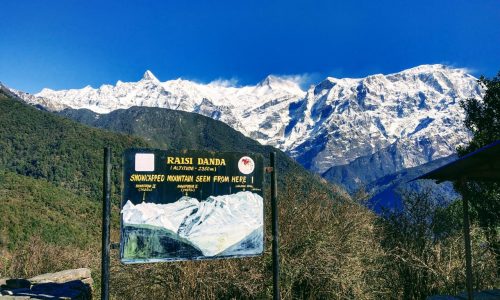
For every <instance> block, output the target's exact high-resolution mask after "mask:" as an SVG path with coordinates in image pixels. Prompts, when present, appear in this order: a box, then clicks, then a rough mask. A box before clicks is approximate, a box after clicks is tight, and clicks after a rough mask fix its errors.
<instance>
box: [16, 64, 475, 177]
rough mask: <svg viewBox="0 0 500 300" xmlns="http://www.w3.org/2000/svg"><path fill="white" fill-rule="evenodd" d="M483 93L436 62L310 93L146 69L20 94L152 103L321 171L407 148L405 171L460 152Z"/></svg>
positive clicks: (326, 84)
mask: <svg viewBox="0 0 500 300" xmlns="http://www.w3.org/2000/svg"><path fill="white" fill-rule="evenodd" d="M482 93H483V91H482V89H481V87H480V86H479V84H478V83H477V79H476V78H474V77H473V76H471V75H469V74H467V73H466V71H465V70H463V69H458V68H451V67H447V66H444V65H439V64H437V65H422V66H418V67H415V68H411V69H408V70H404V71H402V72H399V73H394V74H388V75H382V74H377V75H372V76H368V77H365V78H356V79H353V78H333V77H328V78H326V79H325V80H323V81H322V82H320V83H319V84H317V85H314V86H311V88H309V89H308V90H307V91H303V90H301V88H300V87H299V85H298V83H297V82H296V80H295V81H294V80H292V79H290V78H287V77H277V76H268V77H267V78H266V79H264V80H263V81H262V82H260V83H258V84H257V85H255V86H244V87H236V86H231V85H228V84H226V83H223V82H213V83H209V84H200V83H195V82H192V81H188V80H183V79H176V80H170V81H166V82H160V81H159V80H158V79H157V78H156V77H155V76H154V75H153V74H152V73H151V72H150V71H147V72H146V73H145V74H144V76H143V78H142V79H141V80H139V81H138V82H127V83H125V82H121V81H119V82H117V83H116V85H114V86H113V85H103V86H101V87H99V88H98V89H94V88H92V87H90V86H87V87H85V88H83V89H72V90H61V91H53V90H49V89H44V90H42V91H41V92H40V93H38V94H36V95H34V96H33V95H29V94H26V93H22V94H19V96H20V97H22V98H23V99H24V100H25V101H27V102H28V103H31V104H39V105H42V106H44V107H46V108H47V109H49V110H55V111H58V110H62V109H64V108H67V107H71V108H87V109H90V110H93V111H95V112H97V113H107V112H110V111H112V110H115V109H119V108H128V107H131V106H151V107H164V108H170V109H176V110H183V111H188V112H196V113H199V114H202V115H205V116H208V117H211V118H213V119H216V120H220V121H223V122H225V123H227V124H228V125H230V126H231V127H233V128H234V129H236V130H238V131H240V132H242V133H243V134H245V135H247V136H249V137H251V138H253V139H255V140H257V141H259V142H260V143H262V144H267V145H272V146H276V147H278V148H280V149H281V150H284V151H286V152H287V153H288V154H289V155H290V156H292V157H293V158H295V159H296V160H297V161H298V162H299V163H301V164H302V165H303V166H305V167H306V168H308V169H310V170H312V171H315V172H318V173H320V174H321V173H324V172H325V171H327V170H328V169H329V168H331V167H334V166H340V165H345V164H349V163H351V162H352V161H354V160H355V159H356V158H359V157H363V156H368V155H372V154H374V153H376V152H378V151H382V150H383V149H386V148H388V147H389V146H391V145H392V146H393V147H394V146H395V147H398V150H399V151H401V152H400V153H401V156H402V157H403V159H402V164H401V167H403V168H407V167H414V166H418V165H420V164H423V163H427V162H429V161H432V160H434V159H438V158H441V157H445V156H448V155H450V154H453V153H454V152H455V149H456V147H457V146H458V145H460V144H461V143H463V142H464V141H467V139H468V138H469V134H468V133H467V132H466V130H465V128H464V127H463V125H462V124H463V121H462V120H463V112H462V110H461V108H460V105H459V101H460V100H463V99H467V98H470V97H474V98H480V97H481V95H482ZM394 171H397V170H394Z"/></svg>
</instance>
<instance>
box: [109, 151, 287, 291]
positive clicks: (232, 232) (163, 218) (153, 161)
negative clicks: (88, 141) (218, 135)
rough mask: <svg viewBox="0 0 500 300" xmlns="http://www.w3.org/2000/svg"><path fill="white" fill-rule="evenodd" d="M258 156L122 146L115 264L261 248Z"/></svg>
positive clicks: (275, 258)
mask: <svg viewBox="0 0 500 300" xmlns="http://www.w3.org/2000/svg"><path fill="white" fill-rule="evenodd" d="M263 164H264V160H263V157H262V156H261V155H259V154H254V153H237V152H222V153H218V152H208V151H163V150H156V149H128V150H126V151H125V152H124V155H123V190H122V205H121V219H120V220H121V222H120V228H121V235H120V259H121V261H122V263H125V264H130V263H147V262H163V261H179V260H200V259H219V258H232V257H246V256H256V255H261V254H262V253H263V251H264V203H263V179H264V166H263ZM266 173H270V174H271V213H272V259H273V299H275V300H279V299H280V288H279V272H280V270H279V269H280V265H279V251H278V249H279V240H278V208H277V169H276V153H275V152H271V153H270V166H269V167H267V168H266ZM110 210H111V148H109V147H106V148H105V149H104V172H103V211H102V213H103V215H102V216H103V218H102V261H101V275H102V289H101V299H104V300H108V299H109V277H110V274H109V264H110V260H109V254H110Z"/></svg>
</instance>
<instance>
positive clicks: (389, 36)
mask: <svg viewBox="0 0 500 300" xmlns="http://www.w3.org/2000/svg"><path fill="white" fill-rule="evenodd" d="M0 11H1V12H2V13H1V19H2V22H1V25H0V81H2V82H3V83H5V84H7V85H8V86H10V87H13V88H17V89H20V90H24V91H28V92H38V91H39V90H40V89H42V88H43V87H49V88H52V89H63V88H81V87H84V86H85V85H91V86H93V87H97V86H100V85H101V84H104V83H111V84H114V83H115V82H116V81H117V80H119V79H120V80H122V81H136V80H138V79H140V77H141V76H142V74H143V73H144V71H145V70H147V69H150V70H151V71H152V72H153V73H154V74H155V75H156V76H157V77H158V78H159V79H160V80H162V81H164V80H168V79H174V78H178V77H182V78H187V79H192V80H196V81H200V82H210V81H212V80H216V79H221V78H222V79H236V80H237V81H238V84H240V85H245V84H254V83H256V82H258V81H260V80H262V79H263V78H264V77H265V76H266V75H268V74H275V75H285V74H287V75H292V74H307V75H308V76H307V78H309V80H310V81H319V80H320V79H322V78H324V77H326V76H335V77H360V76H366V75H369V74H374V73H384V74H386V73H392V72H398V71H400V70H403V69H406V68H409V67H413V66H417V65H420V64H434V63H444V64H448V65H452V66H455V67H464V68H468V69H469V70H470V71H471V73H472V74H474V75H476V76H478V75H481V74H484V75H486V76H490V77H491V76H494V75H495V74H496V73H497V72H498V71H500V2H499V1H498V0H478V1H470V0H467V1H463V0H439V1H435V0H434V1H427V0H421V1H401V0H400V1H384V0H378V1H346V0H344V1H292V0H287V1H274V0H267V1H257V0H254V1H234V0H232V1H179V0H177V1H148V0H137V1H125V0H121V1H89V0H86V1H74V0H51V1H42V0H31V1H23V0H4V1H2V2H1V4H0Z"/></svg>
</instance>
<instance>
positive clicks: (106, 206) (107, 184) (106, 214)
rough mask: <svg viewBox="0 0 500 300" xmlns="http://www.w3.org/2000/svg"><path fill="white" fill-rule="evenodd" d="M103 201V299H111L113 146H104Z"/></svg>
mask: <svg viewBox="0 0 500 300" xmlns="http://www.w3.org/2000/svg"><path fill="white" fill-rule="evenodd" d="M102 193H103V201H102V256H101V299H102V300H108V299H109V248H110V242H109V219H110V212H111V148H110V147H106V148H104V174H103V188H102Z"/></svg>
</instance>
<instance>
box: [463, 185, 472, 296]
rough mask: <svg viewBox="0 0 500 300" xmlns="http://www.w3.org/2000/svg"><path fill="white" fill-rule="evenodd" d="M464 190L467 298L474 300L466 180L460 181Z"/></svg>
mask: <svg viewBox="0 0 500 300" xmlns="http://www.w3.org/2000/svg"><path fill="white" fill-rule="evenodd" d="M460 183H461V184H462V188H463V190H464V191H465V192H464V193H463V199H462V200H463V201H462V206H463V213H464V242H465V276H466V282H467V296H468V298H469V300H472V299H473V298H474V295H473V293H472V292H473V290H472V250H471V244H470V225H469V199H468V196H469V195H468V193H467V190H466V189H467V187H466V182H465V180H464V179H462V180H461V181H460Z"/></svg>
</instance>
